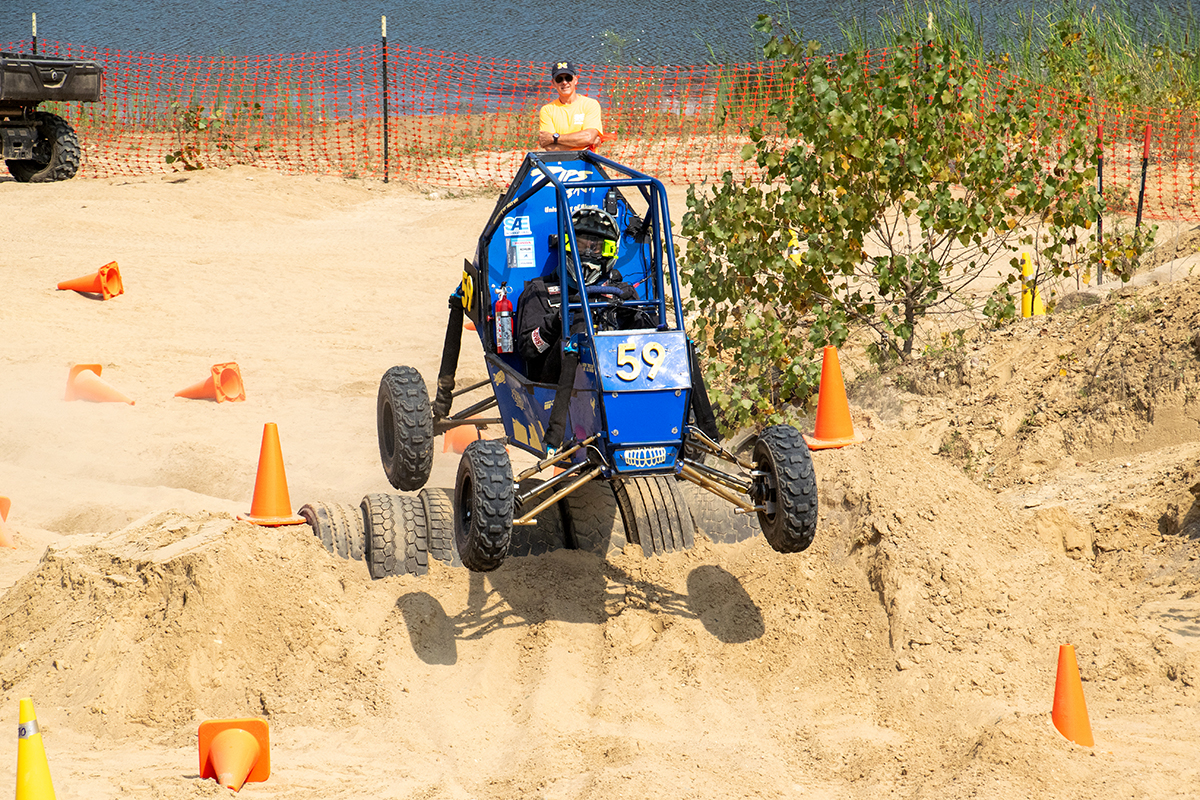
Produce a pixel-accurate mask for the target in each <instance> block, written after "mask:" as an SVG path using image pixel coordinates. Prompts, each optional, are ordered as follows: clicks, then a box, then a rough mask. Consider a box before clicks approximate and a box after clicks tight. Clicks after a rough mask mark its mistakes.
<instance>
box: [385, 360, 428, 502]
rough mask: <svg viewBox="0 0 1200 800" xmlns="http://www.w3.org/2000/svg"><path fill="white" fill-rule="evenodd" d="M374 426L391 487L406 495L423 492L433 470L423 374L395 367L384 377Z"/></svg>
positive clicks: (426, 393)
mask: <svg viewBox="0 0 1200 800" xmlns="http://www.w3.org/2000/svg"><path fill="white" fill-rule="evenodd" d="M375 424H376V427H377V428H378V432H379V458H380V460H381V461H382V462H383V472H384V474H385V475H387V479H388V483H390V484H392V486H393V487H394V488H396V489H399V490H401V491H404V492H415V491H416V490H418V489H420V488H421V487H422V486H424V485H425V483H426V481H428V480H429V473H430V471H431V470H432V469H433V408H432V407H431V406H430V405H429V392H428V391H426V390H425V381H424V380H422V379H421V373H419V372H417V371H416V370H415V369H413V368H412V367H392V368H391V369H389V370H388V371H387V372H385V373H384V374H383V378H382V379H381V380H380V381H379V397H378V400H377V402H376V404H375Z"/></svg>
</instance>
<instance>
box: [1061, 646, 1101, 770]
mask: <svg viewBox="0 0 1200 800" xmlns="http://www.w3.org/2000/svg"><path fill="white" fill-rule="evenodd" d="M1050 718H1051V719H1052V720H1054V727H1055V728H1058V732H1059V733H1061V734H1062V735H1063V736H1065V737H1067V738H1068V739H1070V740H1071V741H1072V742H1074V743H1075V744H1081V745H1083V746H1084V747H1093V746H1095V744H1096V741H1095V739H1093V738H1092V723H1091V722H1089V721H1088V713H1087V703H1086V702H1085V701H1084V699H1083V684H1082V683H1081V682H1080V680H1079V664H1078V663H1076V661H1075V647H1074V645H1069V644H1064V645H1062V646H1060V647H1059V648H1058V677H1057V678H1055V681H1054V708H1053V710H1052V711H1051V712H1050Z"/></svg>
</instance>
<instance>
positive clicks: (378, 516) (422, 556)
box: [361, 493, 429, 578]
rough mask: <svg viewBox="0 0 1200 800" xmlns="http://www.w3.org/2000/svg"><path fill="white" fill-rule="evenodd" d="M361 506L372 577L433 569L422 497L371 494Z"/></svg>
mask: <svg viewBox="0 0 1200 800" xmlns="http://www.w3.org/2000/svg"><path fill="white" fill-rule="evenodd" d="M361 507H362V513H363V518H364V519H365V520H367V566H368V568H369V569H370V571H371V577H372V578H386V577H387V576H389V575H424V574H425V573H426V572H428V571H429V534H428V531H427V527H426V520H425V506H424V505H423V504H422V503H421V500H420V498H418V497H412V496H409V495H398V494H382V493H376V494H369V495H367V496H366V497H364V498H363V499H362V506H361Z"/></svg>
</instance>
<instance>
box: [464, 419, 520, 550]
mask: <svg viewBox="0 0 1200 800" xmlns="http://www.w3.org/2000/svg"><path fill="white" fill-rule="evenodd" d="M512 521H513V477H512V463H511V462H510V461H509V459H508V451H507V450H505V449H504V444H503V443H502V442H498V441H494V440H480V441H475V442H471V443H470V444H469V445H467V449H466V450H464V451H463V455H462V460H461V461H459V462H458V479H457V480H456V481H455V483H454V544H455V546H456V547H457V548H458V554H459V556H460V557H461V558H462V562H463V566H464V567H466V568H467V569H469V570H472V571H473V572H491V571H492V570H494V569H496V568H497V567H499V566H500V565H501V564H502V563H504V557H505V556H506V555H508V545H509V542H510V540H511V539H512V528H513V524H512Z"/></svg>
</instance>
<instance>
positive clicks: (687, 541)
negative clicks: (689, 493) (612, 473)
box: [613, 475, 696, 557]
mask: <svg viewBox="0 0 1200 800" xmlns="http://www.w3.org/2000/svg"><path fill="white" fill-rule="evenodd" d="M613 493H614V494H615V495H616V497H617V505H618V506H619V507H620V509H621V519H622V520H623V521H624V523H625V535H626V536H627V537H628V538H629V541H631V542H634V543H635V544H640V545H641V546H642V552H643V553H644V554H645V555H646V556H647V557H649V556H653V555H662V554H663V553H674V552H675V551H677V550H684V549H687V548H690V547H693V546H694V545H695V544H696V525H695V523H694V522H692V514H691V512H690V511H688V507H687V503H686V502H685V501H684V499H683V495H682V494H681V493H680V491H679V487H678V486H677V485H676V481H675V479H674V478H672V477H669V476H666V475H654V476H651V477H648V478H624V479H621V480H618V481H613Z"/></svg>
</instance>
